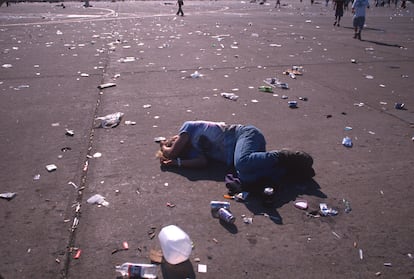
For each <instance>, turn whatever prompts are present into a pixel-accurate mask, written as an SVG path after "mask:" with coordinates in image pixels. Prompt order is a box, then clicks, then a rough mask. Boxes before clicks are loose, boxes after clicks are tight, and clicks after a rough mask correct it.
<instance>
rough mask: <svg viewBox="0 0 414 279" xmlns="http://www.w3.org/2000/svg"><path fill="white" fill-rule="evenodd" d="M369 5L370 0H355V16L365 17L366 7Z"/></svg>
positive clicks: (353, 6)
mask: <svg viewBox="0 0 414 279" xmlns="http://www.w3.org/2000/svg"><path fill="white" fill-rule="evenodd" d="M367 7H369V2H368V0H355V1H354V3H353V4H352V8H353V9H354V12H355V13H354V17H365V11H366V8H367Z"/></svg>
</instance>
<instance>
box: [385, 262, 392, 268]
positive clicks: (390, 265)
mask: <svg viewBox="0 0 414 279" xmlns="http://www.w3.org/2000/svg"><path fill="white" fill-rule="evenodd" d="M384 266H388V267H392V263H384Z"/></svg>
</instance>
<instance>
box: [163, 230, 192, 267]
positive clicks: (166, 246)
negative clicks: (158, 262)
mask: <svg viewBox="0 0 414 279" xmlns="http://www.w3.org/2000/svg"><path fill="white" fill-rule="evenodd" d="M158 239H159V240H160V244H161V250H162V253H163V256H164V258H165V260H166V261H167V262H168V263H170V264H179V263H182V262H185V261H186V260H188V258H189V257H190V254H191V250H192V249H193V247H192V242H191V239H190V237H189V236H188V234H186V233H185V232H184V231H183V230H182V229H180V228H179V227H177V226H174V225H170V226H166V227H164V228H162V229H161V231H160V233H159V235H158Z"/></svg>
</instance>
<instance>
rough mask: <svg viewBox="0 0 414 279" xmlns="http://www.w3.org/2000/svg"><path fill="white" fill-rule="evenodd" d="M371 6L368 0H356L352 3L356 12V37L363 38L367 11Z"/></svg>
mask: <svg viewBox="0 0 414 279" xmlns="http://www.w3.org/2000/svg"><path fill="white" fill-rule="evenodd" d="M367 8H369V2H368V0H355V1H354V3H353V4H352V13H353V14H354V18H353V22H352V23H353V25H354V30H355V34H354V39H357V38H358V39H359V40H361V32H362V29H363V28H364V24H365V12H366V9H367Z"/></svg>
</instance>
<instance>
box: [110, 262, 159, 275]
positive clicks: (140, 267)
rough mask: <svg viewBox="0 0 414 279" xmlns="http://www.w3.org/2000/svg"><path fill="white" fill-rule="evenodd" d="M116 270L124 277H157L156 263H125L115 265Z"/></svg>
mask: <svg viewBox="0 0 414 279" xmlns="http://www.w3.org/2000/svg"><path fill="white" fill-rule="evenodd" d="M115 271H117V272H120V273H121V275H122V278H157V266H156V265H155V264H139V263H123V264H122V265H117V266H115Z"/></svg>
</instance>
